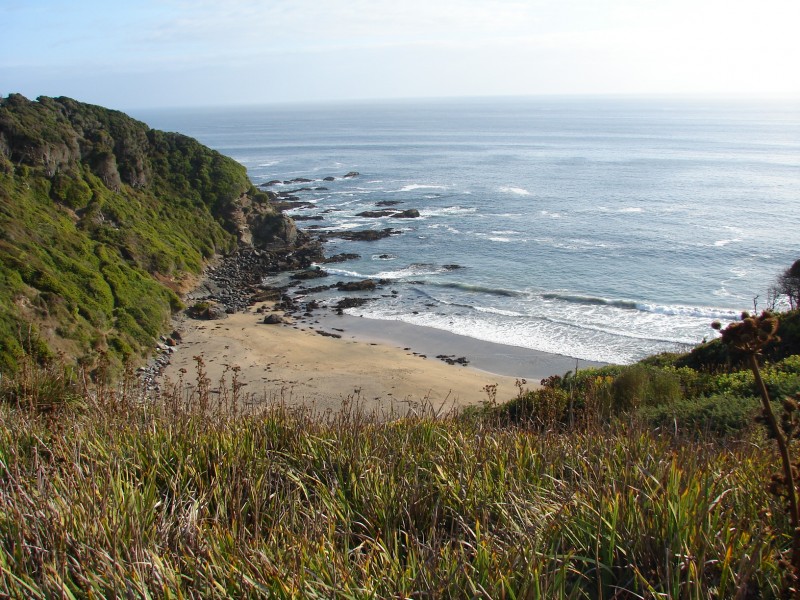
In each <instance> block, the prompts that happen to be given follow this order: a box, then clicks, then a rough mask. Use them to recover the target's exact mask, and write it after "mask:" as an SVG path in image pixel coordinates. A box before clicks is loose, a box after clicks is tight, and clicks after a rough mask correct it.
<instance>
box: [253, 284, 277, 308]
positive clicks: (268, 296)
mask: <svg viewBox="0 0 800 600" xmlns="http://www.w3.org/2000/svg"><path fill="white" fill-rule="evenodd" d="M280 298H281V291H280V290H278V289H275V288H265V289H260V290H258V291H256V292H253V293H252V294H251V295H250V302H251V303H252V304H255V303H257V302H277V301H278V300H280Z"/></svg>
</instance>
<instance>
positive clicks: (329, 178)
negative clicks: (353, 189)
mask: <svg viewBox="0 0 800 600" xmlns="http://www.w3.org/2000/svg"><path fill="white" fill-rule="evenodd" d="M322 181H336V177H331V176H330V175H328V176H327V177H323V178H322Z"/></svg>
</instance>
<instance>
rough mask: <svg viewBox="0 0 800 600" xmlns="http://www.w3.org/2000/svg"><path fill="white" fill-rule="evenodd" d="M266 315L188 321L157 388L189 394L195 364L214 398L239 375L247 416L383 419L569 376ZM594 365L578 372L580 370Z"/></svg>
mask: <svg viewBox="0 0 800 600" xmlns="http://www.w3.org/2000/svg"><path fill="white" fill-rule="evenodd" d="M273 308H274V306H273V305H272V304H271V303H259V304H256V305H253V306H251V307H249V308H248V309H247V310H245V311H243V312H236V313H234V314H230V315H228V316H227V317H226V318H224V319H219V320H196V319H192V318H189V317H186V318H185V319H184V320H183V321H182V323H181V324H180V326H179V329H180V331H181V339H182V341H181V343H180V345H179V346H177V347H176V348H175V349H174V353H173V354H171V355H170V360H169V363H168V364H167V365H166V366H165V368H164V369H163V371H162V373H161V376H160V377H159V380H160V383H161V385H162V386H169V385H170V384H172V385H178V384H180V385H182V386H184V388H185V391H190V390H191V389H192V388H193V387H194V386H195V385H196V372H197V365H196V357H200V358H202V360H203V363H204V367H203V368H204V369H205V371H206V374H207V377H208V378H209V380H210V383H211V386H212V388H216V387H217V386H218V385H219V384H221V383H222V378H223V377H224V378H225V379H224V381H226V382H227V384H228V385H230V382H231V379H232V376H233V374H234V373H233V369H234V368H235V367H238V369H237V371H236V377H237V380H238V382H239V383H240V384H244V386H243V389H242V391H243V393H244V394H245V395H246V396H247V398H248V402H250V403H252V404H253V406H258V405H264V404H269V403H275V402H280V403H284V404H287V405H302V406H305V407H310V408H313V409H314V410H317V411H334V412H336V411H339V410H341V408H342V407H343V406H344V405H345V404H347V403H356V404H358V406H359V407H360V408H362V409H364V410H366V411H368V412H377V413H379V414H382V415H385V416H387V417H389V416H392V415H394V416H401V415H405V414H408V412H409V410H413V409H414V408H416V407H419V406H422V405H427V406H431V407H433V408H435V409H436V410H438V411H443V412H446V411H448V410H452V409H455V408H463V407H466V406H470V405H478V404H480V403H482V402H487V401H491V400H493V399H496V400H497V401H498V402H506V401H508V400H511V399H512V398H514V397H516V396H517V394H518V393H519V390H520V386H521V389H535V388H538V387H539V385H540V384H539V380H540V379H542V378H544V377H547V376H549V375H561V374H563V373H564V372H566V371H569V370H573V369H574V368H575V359H573V358H570V357H566V356H559V355H552V354H547V353H543V352H537V351H533V350H528V349H525V348H517V347H513V346H503V345H501V344H495V343H491V342H483V341H480V340H476V339H474V338H468V337H465V336H460V335H456V334H452V333H450V332H446V331H440V330H437V329H432V328H428V327H421V326H417V325H409V324H406V323H401V322H393V321H377V320H372V319H364V318H360V317H354V316H350V315H342V316H340V315H335V314H328V313H326V314H318V315H315V316H314V317H313V318H310V319H307V320H302V319H295V320H293V321H285V322H284V323H282V324H274V325H268V324H264V322H263V321H264V317H265V315H268V314H278V315H280V314H282V313H281V312H280V311H278V312H273ZM318 332H323V333H322V334H320V333H318ZM434 353H436V354H443V355H447V356H452V357H453V358H460V357H462V356H463V357H464V358H466V359H467V361H468V366H464V365H462V364H458V363H456V364H447V363H446V362H444V361H443V360H440V359H439V358H437V357H436V354H434ZM599 364H600V363H597V365H599ZM597 365H596V364H593V363H588V362H586V361H580V362H579V366H580V367H581V368H586V367H589V366H597ZM182 371H183V372H182ZM498 371H500V372H498ZM487 386H488V388H487ZM492 390H493V391H492Z"/></svg>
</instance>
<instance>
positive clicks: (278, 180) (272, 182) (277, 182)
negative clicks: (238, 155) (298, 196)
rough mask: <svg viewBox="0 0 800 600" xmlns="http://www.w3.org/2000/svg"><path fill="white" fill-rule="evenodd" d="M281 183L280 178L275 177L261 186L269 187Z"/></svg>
mask: <svg viewBox="0 0 800 600" xmlns="http://www.w3.org/2000/svg"><path fill="white" fill-rule="evenodd" d="M280 183H283V182H282V181H281V180H280V179H273V180H272V181H268V182H267V183H262V184H261V186H262V187H268V186H271V185H278V184H280Z"/></svg>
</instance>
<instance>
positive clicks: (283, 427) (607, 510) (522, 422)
mask: <svg viewBox="0 0 800 600" xmlns="http://www.w3.org/2000/svg"><path fill="white" fill-rule="evenodd" d="M797 318H798V314H797V313H787V314H785V315H782V321H783V322H784V323H788V322H792V321H793V320H795V319H797ZM796 341H797V340H789V341H787V343H795V342H796ZM711 344H712V346H721V344H720V341H719V340H717V341H715V342H712V343H711ZM779 345H781V346H783V345H784V342H781V343H780V344H779ZM773 349H774V350H775V351H776V352H779V353H780V352H781V350H780V349H779V348H777V347H774V348H773ZM700 350H702V352H705V353H706V354H707V355H708V356H714V357H716V358H717V359H719V358H720V357H721V356H723V355H724V354H725V353H726V352H730V351H729V350H727V349H725V348H724V347H718V348H716V349H713V351H712V349H709V348H702V349H700ZM686 360H690V358H689V356H659V357H653V358H651V359H648V360H645V361H642V362H641V363H638V364H636V365H631V366H627V367H606V368H603V369H597V370H585V371H581V372H579V373H578V374H567V376H564V377H553V378H551V379H550V380H548V381H547V382H545V383H546V386H545V387H544V388H542V389H541V390H534V391H529V390H527V389H526V388H525V386H524V384H522V382H521V385H520V392H519V395H518V397H517V398H515V399H513V400H512V401H511V402H508V403H501V404H498V403H496V398H494V397H493V396H492V395H491V392H492V390H491V389H489V390H488V391H489V392H490V395H489V396H488V397H487V401H486V403H485V405H484V406H483V407H478V408H477V409H475V410H471V411H468V412H466V413H462V414H450V415H444V416H442V415H434V411H433V410H432V409H430V407H426V406H424V405H420V406H417V407H414V409H413V410H412V411H411V412H410V413H409V414H406V415H367V414H363V413H362V412H360V411H359V409H358V402H357V400H358V399H357V398H354V399H352V403H350V404H346V405H345V406H344V407H343V409H342V411H341V412H338V413H335V414H325V415H320V414H312V413H310V412H308V411H307V410H303V409H299V408H298V409H291V408H287V407H286V406H285V405H283V403H282V400H281V398H280V397H275V396H271V397H250V396H247V397H246V396H244V395H243V392H242V387H241V385H240V383H239V382H238V381H237V379H236V377H237V370H236V368H235V367H232V368H231V369H230V370H229V371H228V372H227V373H226V375H225V377H224V378H223V380H222V381H220V382H211V381H209V380H208V378H207V377H206V376H205V373H204V371H203V364H202V361H201V360H200V359H198V372H197V375H196V380H195V382H194V384H193V385H192V386H189V387H187V386H186V385H185V382H183V381H181V382H178V383H177V384H176V385H175V386H174V388H169V389H166V390H165V391H164V393H163V394H162V396H161V397H159V398H153V399H150V400H148V401H146V402H142V392H141V390H139V389H138V388H137V387H136V386H135V385H134V382H133V381H132V380H130V379H126V380H124V381H123V382H122V383H121V384H120V385H119V386H116V387H110V386H107V385H102V384H100V385H98V384H94V385H93V387H91V389H85V388H84V387H83V386H85V385H87V384H86V383H85V381H86V380H83V379H80V378H78V379H72V378H71V377H70V375H69V371H65V370H63V369H62V368H60V367H59V366H58V365H57V364H56V363H52V364H51V365H50V367H48V368H44V369H43V368H41V367H40V366H36V365H34V364H33V362H32V361H24V363H23V368H22V369H21V371H20V373H19V374H18V375H17V376H16V377H14V378H10V379H6V380H5V381H4V382H3V385H2V386H0V397H2V399H3V400H4V402H3V403H2V405H0V436H2V438H1V439H0V595H8V596H10V597H18V598H22V597H40V598H49V597H62V596H66V597H73V596H74V597H87V598H90V597H119V596H122V595H125V596H126V597H132V598H147V597H156V598H173V597H174V598H178V597H229V598H240V597H264V598H314V597H318V598H387V597H399V598H426V597H430V598H463V597H475V598H504V597H505V598H601V597H602V598H614V597H616V598H733V597H738V598H777V597H781V589H782V587H783V586H784V585H785V577H786V567H785V563H784V562H783V561H784V557H785V556H786V555H787V553H788V551H789V548H790V546H791V539H792V536H791V535H790V534H789V532H790V527H789V518H788V517H787V512H786V510H785V507H784V506H783V505H782V502H781V501H780V499H779V498H778V497H777V496H776V495H775V494H774V493H771V486H774V483H775V478H774V476H772V474H773V473H774V472H775V470H776V465H777V464H778V462H777V459H776V452H775V449H774V447H773V441H772V440H771V439H770V436H769V435H768V433H769V432H768V431H765V430H764V429H763V428H762V427H760V426H757V425H755V424H754V416H755V415H756V414H757V407H758V401H757V400H756V396H757V394H758V392H757V390H756V389H755V387H754V385H753V375H752V373H748V372H747V371H745V370H742V369H741V368H740V367H739V366H738V362H737V360H736V356H735V355H733V354H730V355H729V357H728V360H727V361H726V362H725V363H724V364H716V363H714V364H712V363H709V364H707V365H706V366H705V367H704V368H700V367H698V369H695V368H692V367H688V366H677V365H678V364H680V363H681V362H682V361H686ZM691 360H698V359H697V357H694V358H692V359H691ZM762 373H763V375H764V379H765V381H766V382H767V386H768V387H769V389H770V391H771V393H772V394H773V399H774V400H776V401H780V400H782V395H784V394H795V393H797V391H798V390H800V356H797V355H792V356H787V357H785V358H781V359H778V360H776V361H775V362H767V363H766V364H765V365H764V366H763V367H762ZM253 403H255V404H257V405H258V406H260V407H262V408H261V409H258V410H254V409H252V408H251V407H252V404H253ZM792 443H793V444H796V442H792ZM792 452H793V453H796V447H795V446H794V445H793V446H792ZM771 476H772V477H771Z"/></svg>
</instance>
